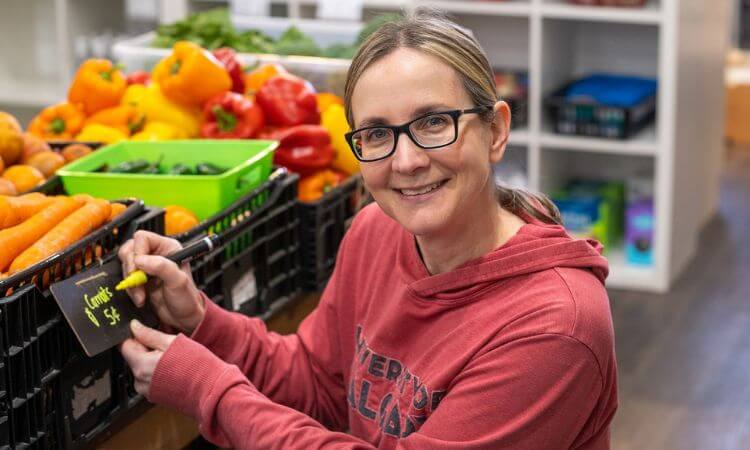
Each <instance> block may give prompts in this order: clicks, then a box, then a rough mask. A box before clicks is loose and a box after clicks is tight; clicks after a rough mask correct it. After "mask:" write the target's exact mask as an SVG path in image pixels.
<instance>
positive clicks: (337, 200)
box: [299, 175, 368, 292]
mask: <svg viewBox="0 0 750 450" xmlns="http://www.w3.org/2000/svg"><path fill="white" fill-rule="evenodd" d="M367 201H368V200H367V195H366V194H365V192H364V185H363V184H362V177H361V176H359V175H357V176H352V177H349V178H348V179H347V180H346V181H344V182H343V183H341V184H340V185H338V186H337V187H336V188H334V189H332V190H331V191H329V192H327V193H325V194H324V195H323V197H322V198H321V199H320V200H318V201H316V202H300V203H299V216H300V221H301V225H300V242H301V244H302V287H303V289H304V290H306V291H313V292H314V291H320V290H322V289H323V288H324V287H325V285H326V283H328V278H330V276H331V273H332V272H333V266H334V265H335V263H336V254H337V253H338V250H339V245H340V244H341V240H342V239H343V238H344V233H346V230H348V229H349V226H350V225H351V221H352V220H353V219H354V215H355V214H356V213H357V211H359V209H360V208H361V207H362V205H364V204H365V203H366V202H367Z"/></svg>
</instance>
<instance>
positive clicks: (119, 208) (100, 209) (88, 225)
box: [0, 193, 127, 278]
mask: <svg viewBox="0 0 750 450" xmlns="http://www.w3.org/2000/svg"><path fill="white" fill-rule="evenodd" d="M126 208H127V207H126V206H125V205H123V204H121V203H110V202H109V201H107V200H102V199H97V198H94V197H91V196H90V195H85V194H80V195H73V196H70V197H67V196H47V195H44V194H40V193H30V194H25V195H21V196H18V197H13V196H2V195H0V272H2V275H1V276H0V278H3V277H5V276H10V275H13V274H15V273H17V272H20V271H22V270H24V269H26V268H28V267H31V266H32V265H34V264H36V263H38V262H41V261H43V260H44V259H46V258H48V257H50V256H52V255H54V254H56V253H58V252H60V251H62V250H64V249H65V248H67V247H69V246H70V245H72V244H74V243H76V242H78V241H79V240H80V239H82V238H83V237H85V236H86V235H88V234H89V233H91V232H92V231H94V230H96V229H97V228H99V227H100V226H102V225H104V224H105V223H107V222H109V221H111V220H112V219H114V218H115V217H117V216H118V215H119V214H121V213H122V212H123V211H125V209H126Z"/></svg>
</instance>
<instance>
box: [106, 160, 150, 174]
mask: <svg viewBox="0 0 750 450" xmlns="http://www.w3.org/2000/svg"><path fill="white" fill-rule="evenodd" d="M150 164H151V163H149V162H148V161H146V160H145V159H136V160H134V161H125V162H123V163H120V164H118V165H116V166H114V167H112V168H111V169H109V171H110V172H113V173H141V172H143V171H144V170H146V168H148V166H149V165H150Z"/></svg>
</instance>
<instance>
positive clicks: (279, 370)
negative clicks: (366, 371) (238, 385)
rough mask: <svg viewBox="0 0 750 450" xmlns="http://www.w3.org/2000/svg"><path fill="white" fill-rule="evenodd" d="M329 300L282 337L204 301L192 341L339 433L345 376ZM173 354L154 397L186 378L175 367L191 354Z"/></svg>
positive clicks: (265, 391)
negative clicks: (292, 332)
mask: <svg viewBox="0 0 750 450" xmlns="http://www.w3.org/2000/svg"><path fill="white" fill-rule="evenodd" d="M329 291H330V290H329ZM329 297H330V296H329V295H328V296H327V295H324V297H323V299H321V302H320V304H319V305H318V307H317V308H316V309H315V310H314V311H313V312H312V313H310V315H308V317H306V318H305V320H304V321H303V322H302V324H301V325H300V329H299V332H298V333H297V334H291V335H284V336H282V335H280V334H278V333H274V332H271V331H268V330H267V329H266V325H265V323H264V322H263V321H262V320H260V319H257V318H252V317H246V316H244V315H241V314H238V313H233V312H229V311H226V310H224V309H222V308H221V307H219V306H217V305H215V304H214V303H213V302H211V301H210V300H208V299H206V315H205V317H204V319H203V321H202V322H201V324H200V325H199V327H198V328H196V330H195V331H194V332H193V335H192V336H191V338H192V341H194V342H195V343H197V344H201V348H203V349H204V350H205V349H208V350H210V352H211V353H213V354H214V355H216V356H217V357H218V359H219V360H221V361H223V362H226V363H228V364H230V365H233V366H236V367H237V368H238V369H239V371H240V373H242V374H244V376H245V377H247V379H248V380H249V382H250V383H251V384H252V385H253V386H254V387H255V388H257V390H258V391H260V392H262V393H263V395H265V396H267V397H268V398H270V399H271V400H273V401H274V402H277V403H280V404H282V405H286V406H288V407H290V408H294V409H297V410H299V411H302V412H304V413H306V414H308V415H310V416H311V417H313V418H315V419H316V420H318V421H320V422H321V423H323V424H325V425H326V426H328V427H330V428H333V429H340V428H343V427H345V426H346V409H345V405H344V404H343V403H345V402H343V399H344V398H345V395H346V394H345V388H344V383H343V375H342V374H341V373H340V371H339V370H338V368H339V367H340V364H339V362H338V360H337V355H338V354H339V351H338V348H337V346H338V344H337V342H338V339H337V337H336V330H335V323H336V318H335V313H334V311H333V308H332V306H331V303H330V299H329ZM305 337H307V339H305ZM186 340H188V341H189V340H190V339H186ZM180 342H181V344H180V346H179V347H181V348H186V347H189V346H188V345H186V343H185V340H182V341H180ZM177 351H179V353H180V354H181V356H180V357H179V358H176V359H175V358H166V359H164V360H163V361H162V362H160V363H159V367H160V368H161V369H162V370H161V371H160V372H158V373H157V374H155V376H154V380H153V381H152V392H155V393H157V395H158V393H159V391H161V390H165V389H166V390H168V387H169V386H170V385H174V384H175V383H177V384H178V385H179V384H184V382H185V378H186V377H188V376H189V375H187V374H185V375H183V376H180V375H179V372H177V366H179V367H181V368H187V366H185V365H184V364H180V361H184V360H190V357H189V356H190V355H185V354H183V353H184V351H183V350H180V348H175V352H177ZM197 363H198V362H196V364H197ZM172 365H175V367H170V366H172ZM157 375H158V376H157ZM159 397H160V398H163V396H161V395H159Z"/></svg>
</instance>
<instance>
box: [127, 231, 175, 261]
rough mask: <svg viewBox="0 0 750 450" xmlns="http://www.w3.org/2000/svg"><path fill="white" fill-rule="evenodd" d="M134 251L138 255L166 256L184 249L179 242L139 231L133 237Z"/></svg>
mask: <svg viewBox="0 0 750 450" xmlns="http://www.w3.org/2000/svg"><path fill="white" fill-rule="evenodd" d="M133 247H134V248H133V251H134V253H135V254H136V255H162V256H166V255H169V254H170V253H174V252H176V251H177V250H180V249H181V248H182V244H180V242H179V241H177V240H175V239H171V238H167V237H164V236H161V235H159V234H156V233H152V232H150V231H144V230H139V231H136V232H135V234H134V235H133Z"/></svg>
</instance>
